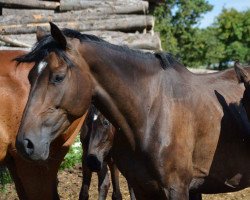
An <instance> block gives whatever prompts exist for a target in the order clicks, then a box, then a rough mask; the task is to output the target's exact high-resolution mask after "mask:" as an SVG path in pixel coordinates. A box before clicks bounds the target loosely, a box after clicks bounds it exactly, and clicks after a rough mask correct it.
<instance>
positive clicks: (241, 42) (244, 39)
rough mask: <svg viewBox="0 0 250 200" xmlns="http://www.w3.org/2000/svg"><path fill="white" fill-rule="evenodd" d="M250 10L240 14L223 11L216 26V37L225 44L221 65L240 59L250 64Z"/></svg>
mask: <svg viewBox="0 0 250 200" xmlns="http://www.w3.org/2000/svg"><path fill="white" fill-rule="evenodd" d="M249 17H250V10H247V11H244V12H238V11H237V10H235V9H230V10H227V9H223V11H222V13H221V14H220V15H219V16H218V18H217V20H216V23H215V24H214V27H215V32H216V36H217V37H218V39H219V41H220V42H221V43H222V44H224V48H225V52H224V56H223V58H222V59H221V60H220V63H221V65H226V64H227V63H228V62H230V61H233V60H235V59H239V60H240V61H242V62H248V63H249V62H250V58H249V55H250V19H249Z"/></svg>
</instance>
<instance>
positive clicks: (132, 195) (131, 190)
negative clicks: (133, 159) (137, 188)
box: [128, 183, 136, 200]
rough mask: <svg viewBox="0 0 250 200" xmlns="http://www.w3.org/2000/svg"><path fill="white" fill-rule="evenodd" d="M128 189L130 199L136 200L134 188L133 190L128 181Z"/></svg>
mask: <svg viewBox="0 0 250 200" xmlns="http://www.w3.org/2000/svg"><path fill="white" fill-rule="evenodd" d="M128 190H129V194H130V199H131V200H136V198H135V193H134V190H133V188H132V187H131V186H130V185H129V183H128Z"/></svg>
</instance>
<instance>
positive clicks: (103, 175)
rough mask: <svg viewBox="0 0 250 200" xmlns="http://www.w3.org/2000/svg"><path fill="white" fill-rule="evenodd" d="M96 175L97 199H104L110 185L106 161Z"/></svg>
mask: <svg viewBox="0 0 250 200" xmlns="http://www.w3.org/2000/svg"><path fill="white" fill-rule="evenodd" d="M97 175H98V190H99V200H105V199H106V198H107V195H108V190H109V187H110V182H109V174H108V166H107V164H106V163H104V164H103V167H102V169H101V171H100V172H98V173H97Z"/></svg>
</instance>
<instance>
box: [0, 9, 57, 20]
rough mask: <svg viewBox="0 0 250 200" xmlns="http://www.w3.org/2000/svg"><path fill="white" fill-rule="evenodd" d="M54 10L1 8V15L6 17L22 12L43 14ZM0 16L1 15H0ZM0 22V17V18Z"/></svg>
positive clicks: (21, 13)
mask: <svg viewBox="0 0 250 200" xmlns="http://www.w3.org/2000/svg"><path fill="white" fill-rule="evenodd" d="M54 13H55V12H54V10H41V9H12V8H3V9H2V15H4V17H7V16H9V15H15V16H16V17H19V16H21V15H24V14H29V15H34V14H44V15H52V14H54ZM0 17H1V16H0ZM0 22H1V19H0Z"/></svg>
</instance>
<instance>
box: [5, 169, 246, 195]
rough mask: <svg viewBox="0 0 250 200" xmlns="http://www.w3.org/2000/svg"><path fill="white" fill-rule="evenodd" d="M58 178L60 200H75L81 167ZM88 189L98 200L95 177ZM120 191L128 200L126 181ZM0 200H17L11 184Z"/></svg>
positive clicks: (110, 190)
mask: <svg viewBox="0 0 250 200" xmlns="http://www.w3.org/2000/svg"><path fill="white" fill-rule="evenodd" d="M58 177H59V194H60V197H61V200H77V199H78V195H79V192H80V187H81V180H82V174H81V166H76V167H75V168H73V169H70V170H64V171H60V172H59V174H58ZM92 180H93V181H92V182H91V188H90V198H89V199H90V200H96V199H98V192H97V176H96V174H94V175H93V177H92ZM120 185H121V191H122V195H123V199H125V200H129V199H130V196H129V192H128V188H127V183H126V180H125V179H124V178H123V177H121V179H120ZM111 195H112V188H110V189H109V194H108V198H107V199H108V200H111ZM203 197H204V198H203V199H204V200H250V188H249V189H245V190H242V191H240V192H234V193H227V194H218V195H203ZM0 200H18V197H17V194H16V192H15V187H14V185H13V184H8V185H7V186H6V190H5V191H4V192H1V193H0Z"/></svg>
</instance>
